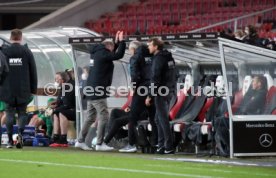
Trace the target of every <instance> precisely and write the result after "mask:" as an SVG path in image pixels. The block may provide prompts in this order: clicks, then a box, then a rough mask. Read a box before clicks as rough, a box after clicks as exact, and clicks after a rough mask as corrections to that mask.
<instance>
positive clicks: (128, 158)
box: [0, 147, 276, 178]
mask: <svg viewBox="0 0 276 178" xmlns="http://www.w3.org/2000/svg"><path fill="white" fill-rule="evenodd" d="M0 175H1V176H0V177H3V178H6V177H21V178H25V177H26V178H32V177H43V178H48V177H49V178H54V177H59V178H61V177H66V178H76V177H78V178H82V177H101V178H105V177H112V178H114V177H115V178H116V177H120V178H123V177H127V178H136V177H137V178H138V177H143V178H148V177H150V178H155V177H158V178H162V177H191V178H193V177H196V178H199V177H203V178H209V177H235V178H236V177H237V178H238V177H240V178H244V177H250V178H253V177H276V158H275V157H269V158H268V157H265V158H243V159H227V158H218V157H212V158H209V157H204V158H196V157H195V156H190V155H188V156H187V155H179V154H178V155H171V156H167V155H166V156H165V155H161V156H160V155H150V154H141V153H136V154H122V153H117V152H106V153H103V152H95V151H88V152H87V151H82V150H77V149H74V148H63V149H59V148H41V147H40V148H36V147H24V149H22V150H18V149H15V148H14V149H6V148H1V149H0Z"/></svg>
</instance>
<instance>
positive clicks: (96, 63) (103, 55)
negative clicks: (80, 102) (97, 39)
mask: <svg viewBox="0 0 276 178" xmlns="http://www.w3.org/2000/svg"><path fill="white" fill-rule="evenodd" d="M125 49H126V44H125V42H123V41H122V42H119V46H118V49H117V51H116V52H115V53H113V52H110V51H109V50H108V49H106V48H105V46H104V45H102V44H97V45H92V46H91V48H90V58H91V59H90V70H89V76H88V79H87V86H90V87H92V88H93V91H95V92H94V93H87V94H89V95H87V99H90V100H97V99H102V98H107V95H108V92H107V91H106V88H107V87H109V86H110V85H111V83H112V77H113V69H114V64H113V61H114V60H119V59H121V58H123V57H124V54H125ZM96 87H98V90H97V89H96ZM99 90H100V91H99ZM92 94H93V95H92Z"/></svg>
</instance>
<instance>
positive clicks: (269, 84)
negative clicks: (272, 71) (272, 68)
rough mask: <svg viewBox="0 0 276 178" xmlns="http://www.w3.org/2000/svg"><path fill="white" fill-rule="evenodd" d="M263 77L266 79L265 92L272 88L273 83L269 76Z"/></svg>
mask: <svg viewBox="0 0 276 178" xmlns="http://www.w3.org/2000/svg"><path fill="white" fill-rule="evenodd" d="M264 77H265V78H266V81H267V90H269V89H270V87H272V86H273V82H274V81H273V78H272V77H271V75H269V74H264Z"/></svg>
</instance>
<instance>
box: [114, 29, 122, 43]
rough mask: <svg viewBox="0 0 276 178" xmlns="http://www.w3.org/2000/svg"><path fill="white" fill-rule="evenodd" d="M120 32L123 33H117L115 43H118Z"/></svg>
mask: <svg viewBox="0 0 276 178" xmlns="http://www.w3.org/2000/svg"><path fill="white" fill-rule="evenodd" d="M120 32H121V31H117V33H116V36H115V43H118V40H119V34H120Z"/></svg>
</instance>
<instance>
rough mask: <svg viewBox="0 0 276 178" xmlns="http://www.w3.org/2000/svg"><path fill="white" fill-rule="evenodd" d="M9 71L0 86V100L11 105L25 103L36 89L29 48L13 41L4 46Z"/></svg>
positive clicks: (33, 65) (35, 77) (32, 61)
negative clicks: (9, 44)
mask: <svg viewBox="0 0 276 178" xmlns="http://www.w3.org/2000/svg"><path fill="white" fill-rule="evenodd" d="M3 53H4V54H5V55H6V57H7V63H8V66H9V73H8V74H7V76H6V78H5V79H4V81H3V84H2V85H1V87H0V100H1V101H4V102H6V103H8V104H11V105H18V104H27V103H28V102H29V100H30V98H31V94H35V93H36V90H37V71H36V64H35V60H34V56H33V54H32V52H31V51H30V49H28V48H27V47H25V46H23V45H20V44H18V43H14V44H12V45H11V46H9V47H7V48H4V49H3Z"/></svg>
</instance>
